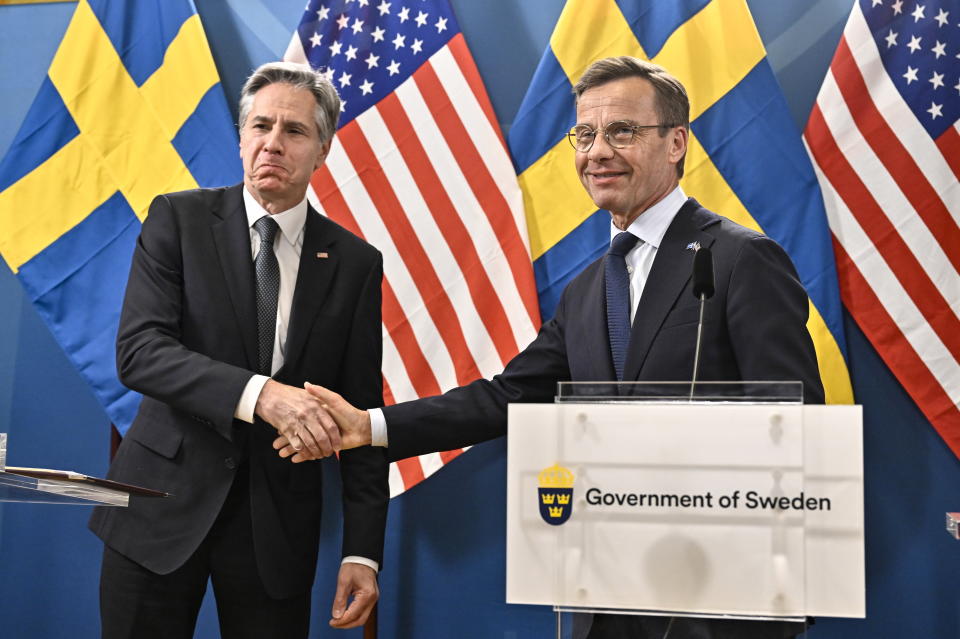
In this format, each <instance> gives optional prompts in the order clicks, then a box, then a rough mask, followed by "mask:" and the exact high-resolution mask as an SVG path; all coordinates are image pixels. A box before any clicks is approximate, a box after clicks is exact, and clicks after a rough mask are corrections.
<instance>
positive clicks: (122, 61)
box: [0, 0, 241, 433]
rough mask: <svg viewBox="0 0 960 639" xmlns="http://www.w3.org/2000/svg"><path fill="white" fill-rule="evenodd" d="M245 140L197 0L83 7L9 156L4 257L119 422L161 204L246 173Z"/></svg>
mask: <svg viewBox="0 0 960 639" xmlns="http://www.w3.org/2000/svg"><path fill="white" fill-rule="evenodd" d="M236 148H237V135H236V130H235V129H234V127H233V125H232V123H231V119H230V114H229V111H228V109H227V106H226V102H225V100H224V96H223V91H222V89H221V87H220V80H219V77H218V74H217V70H216V67H215V66H214V63H213V58H212V57H211V55H210V49H209V46H208V45H207V40H206V36H205V35H204V32H203V27H202V25H201V24H200V18H199V16H198V15H197V13H196V9H195V7H194V5H193V3H192V2H191V1H190V0H144V1H141V2H135V3H132V2H122V1H116V0H80V2H79V3H78V4H77V8H76V9H75V11H74V14H73V17H72V19H71V21H70V24H69V26H68V27H67V30H66V33H65V34H64V36H63V40H62V41H61V43H60V46H59V48H58V49H57V52H56V55H55V56H54V59H53V62H52V63H51V64H50V68H49V70H48V73H47V77H46V79H45V80H44V82H43V84H42V86H41V88H40V90H39V92H38V93H37V96H36V98H35V99H34V102H33V104H32V106H31V108H30V110H29V111H28V113H27V116H26V118H25V120H24V122H23V124H22V126H21V128H20V130H19V132H18V133H17V135H16V137H15V138H14V141H13V143H12V145H11V147H10V149H9V151H8V152H7V154H6V156H5V157H4V159H3V160H2V161H0V224H2V226H3V228H4V229H5V230H4V233H3V235H2V236H0V254H2V255H3V259H4V260H5V261H6V263H7V265H8V266H9V267H10V269H11V270H12V271H13V272H14V273H15V274H16V276H17V278H18V279H19V280H20V282H21V284H22V285H23V287H24V290H25V291H26V294H27V297H28V298H29V299H30V301H31V302H32V303H33V305H34V306H35V307H36V309H37V311H38V313H39V314H40V316H41V318H42V319H43V320H44V321H45V322H46V324H47V326H49V328H50V330H51V332H52V333H53V335H54V337H55V338H56V340H57V342H58V343H59V344H60V345H61V346H62V347H63V349H64V351H65V352H66V354H67V357H68V358H69V359H70V361H71V362H72V364H73V365H74V366H75V367H76V368H77V370H78V371H79V372H80V374H81V376H83V378H84V379H85V380H86V381H87V383H88V384H90V386H91V388H92V390H93V392H94V395H95V396H96V398H97V400H98V401H99V402H100V403H101V405H102V406H103V407H104V410H105V411H106V413H107V415H108V416H109V418H110V420H111V421H112V422H113V423H114V424H115V425H116V426H117V428H118V429H119V430H120V432H121V433H123V432H126V429H127V428H128V427H129V426H130V424H131V422H132V421H133V418H134V416H135V414H136V410H137V407H138V405H139V401H140V397H139V395H138V394H136V393H134V392H133V391H130V390H129V389H126V388H124V387H123V386H122V385H121V384H120V382H119V380H118V379H117V373H116V365H115V346H114V343H115V340H116V334H117V324H118V322H119V317H120V307H121V304H122V298H123V291H124V289H125V287H126V280H127V273H128V271H129V268H130V258H131V256H132V254H133V248H134V244H135V242H136V238H137V235H138V234H139V230H140V224H141V221H142V220H143V218H144V217H145V216H146V214H147V208H148V206H149V204H150V201H151V200H152V199H153V197H154V196H156V195H158V194H160V193H167V192H171V191H180V190H184V189H189V188H196V187H197V186H222V185H225V184H230V183H235V182H237V181H239V179H240V177H241V171H240V161H239V157H238V154H237V152H236Z"/></svg>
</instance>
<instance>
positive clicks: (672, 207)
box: [610, 185, 687, 249]
mask: <svg viewBox="0 0 960 639" xmlns="http://www.w3.org/2000/svg"><path fill="white" fill-rule="evenodd" d="M686 201H687V196H686V194H685V193H684V192H683V189H681V188H680V186H679V185H677V188H675V189H673V190H672V191H670V193H668V194H667V196H666V197H664V198H663V199H661V200H660V201H659V202H657V203H656V204H654V205H653V206H651V207H650V208H648V209H647V210H646V211H644V212H643V213H641V214H640V215H638V216H637V219H635V220H634V221H633V223H632V224H631V225H630V226H628V227H627V230H628V231H630V232H631V233H633V234H634V235H636V236H637V237H639V238H640V239H641V240H643V242H644V243H645V244H649V245H651V246H652V247H653V248H655V249H656V248H660V242H662V241H663V236H664V235H665V234H666V233H667V228H668V227H669V226H670V223H671V222H673V218H674V217H676V215H677V213H678V212H679V211H680V208H681V207H682V206H683V205H684V203H686ZM620 232H621V231H620V229H618V228H617V227H616V226H614V224H613V221H612V220H611V221H610V239H611V240H612V239H613V238H614V237H615V236H616V235H617V234H618V233H620Z"/></svg>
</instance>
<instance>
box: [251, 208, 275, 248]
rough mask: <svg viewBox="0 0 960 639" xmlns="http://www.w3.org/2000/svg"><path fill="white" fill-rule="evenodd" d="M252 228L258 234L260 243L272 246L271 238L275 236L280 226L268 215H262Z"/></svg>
mask: <svg viewBox="0 0 960 639" xmlns="http://www.w3.org/2000/svg"><path fill="white" fill-rule="evenodd" d="M253 228H254V229H255V230H256V231H257V233H259V234H260V242H261V243H262V244H265V245H267V246H270V247H272V246H273V238H275V237H276V236H277V230H278V229H279V228H280V225H279V224H277V221H276V220H274V219H273V218H272V217H270V216H269V215H264V216H263V217H261V218H260V219H259V220H257V221H256V222H254V224H253Z"/></svg>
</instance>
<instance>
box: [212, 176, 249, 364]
mask: <svg viewBox="0 0 960 639" xmlns="http://www.w3.org/2000/svg"><path fill="white" fill-rule="evenodd" d="M242 189H243V186H242V185H238V186H234V187H231V188H229V189H227V190H226V191H224V195H223V206H222V209H221V210H220V211H219V212H218V213H219V215H220V217H222V218H223V219H222V220H221V221H220V222H218V223H216V224H214V225H213V242H214V245H215V246H216V247H217V256H218V257H219V259H220V269H221V271H222V272H223V279H224V281H225V282H226V284H227V291H228V293H229V294H230V301H231V302H232V303H233V312H234V318H235V319H236V321H237V328H238V330H239V333H240V335H241V338H242V341H243V350H244V352H245V353H246V356H247V365H248V366H249V367H250V368H251V369H256V366H257V365H256V362H257V307H256V299H255V296H256V293H255V291H254V274H253V258H252V257H251V255H250V227H249V226H248V224H247V213H246V209H245V208H244V206H243V191H242Z"/></svg>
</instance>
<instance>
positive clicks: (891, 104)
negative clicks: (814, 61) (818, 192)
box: [804, 0, 960, 456]
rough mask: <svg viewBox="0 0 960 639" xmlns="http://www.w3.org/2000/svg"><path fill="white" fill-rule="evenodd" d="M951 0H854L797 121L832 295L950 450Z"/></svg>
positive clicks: (954, 361) (955, 129)
mask: <svg viewBox="0 0 960 639" xmlns="http://www.w3.org/2000/svg"><path fill="white" fill-rule="evenodd" d="M958 117H960V1H958V0H946V1H942V0H941V1H939V2H938V1H934V0H921V1H919V2H918V1H912V0H858V1H857V2H856V4H855V5H854V7H853V10H852V11H851V13H850V18H849V20H848V22H847V25H846V27H845V29H844V32H843V36H842V37H841V39H840V44H839V46H838V47H837V52H836V54H835V56H834V58H833V62H832V64H831V65H830V69H829V72H828V73H827V76H826V78H825V79H824V82H823V86H822V87H821V89H820V94H819V96H818V97H817V102H816V104H815V105H814V107H813V110H812V112H811V115H810V120H809V122H808V124H807V128H806V131H805V133H804V139H805V141H806V144H807V147H808V150H809V152H810V154H811V157H812V158H813V160H814V162H815V165H816V168H817V177H818V179H819V181H820V186H821V189H822V191H823V197H824V201H825V204H826V209H827V214H828V217H829V221H830V228H831V230H832V232H833V238H834V250H835V253H836V257H837V267H838V273H839V277H840V288H841V295H842V299H843V302H844V304H845V305H846V307H847V309H848V310H849V311H850V313H851V315H852V316H853V318H854V319H855V320H856V321H857V323H858V324H859V325H860V328H861V329H862V330H863V332H864V333H865V334H866V336H867V337H868V338H869V339H870V341H871V342H872V343H873V345H874V347H875V348H876V350H877V352H878V353H879V354H880V356H881V357H882V358H883V360H884V361H885V362H886V364H887V366H888V367H889V368H890V370H891V371H892V372H893V373H894V374H895V375H896V376H897V378H898V379H899V380H900V383H901V384H902V385H903V387H904V388H905V389H906V390H907V392H908V393H909V394H910V395H911V396H912V397H913V399H914V401H915V402H916V403H917V405H918V406H919V407H920V409H921V410H922V411H923V413H924V414H925V415H926V417H927V419H929V420H930V422H931V424H932V425H933V426H934V427H935V428H936V429H937V431H938V432H939V433H940V435H941V436H942V437H943V439H944V441H946V443H947V444H948V445H949V446H950V448H951V449H952V450H953V451H954V453H956V454H957V455H958V456H960V410H958V407H957V402H958V401H960V319H958V313H960V183H958V177H960V124H958Z"/></svg>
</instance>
